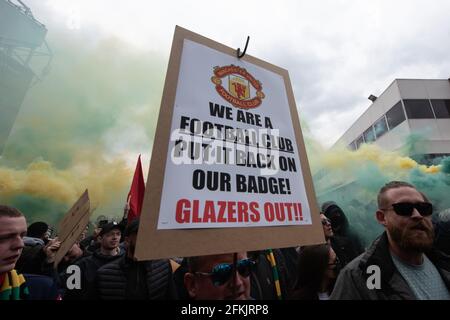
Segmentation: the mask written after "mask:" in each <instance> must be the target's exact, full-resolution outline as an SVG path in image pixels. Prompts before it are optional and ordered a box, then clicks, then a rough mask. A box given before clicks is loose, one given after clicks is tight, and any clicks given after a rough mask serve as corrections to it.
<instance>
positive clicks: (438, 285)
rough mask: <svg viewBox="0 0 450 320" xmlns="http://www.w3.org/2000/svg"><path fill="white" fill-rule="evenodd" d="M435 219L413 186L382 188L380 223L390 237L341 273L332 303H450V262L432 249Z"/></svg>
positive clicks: (383, 237) (395, 184) (397, 184)
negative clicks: (398, 301)
mask: <svg viewBox="0 0 450 320" xmlns="http://www.w3.org/2000/svg"><path fill="white" fill-rule="evenodd" d="M432 213H433V206H432V204H431V203H430V202H429V201H428V199H427V198H426V196H425V195H424V194H423V193H421V192H419V191H418V190H417V189H416V188H415V187H414V186H413V185H411V184H409V183H406V182H401V181H392V182H389V183H387V184H386V185H385V186H384V187H382V188H381V189H380V191H379V193H378V210H377V211H376V219H377V221H378V222H379V223H380V224H381V225H383V227H384V228H385V232H384V233H383V234H382V235H381V236H380V237H379V238H378V239H376V240H375V241H374V243H373V244H372V245H371V247H370V248H369V249H368V250H367V251H366V252H364V253H363V254H361V255H360V256H359V257H357V258H356V259H354V260H353V261H352V262H350V263H349V264H348V265H347V267H346V268H344V269H343V270H342V271H341V273H340V275H339V277H338V279H337V282H336V285H335V287H334V291H333V293H332V295H331V297H330V298H331V299H336V300H338V299H346V300H360V299H363V300H416V299H417V300H450V292H449V291H450V257H449V256H447V255H445V254H443V253H442V252H440V251H438V250H436V249H435V248H433V239H434V231H433V225H432V222H431V215H432Z"/></svg>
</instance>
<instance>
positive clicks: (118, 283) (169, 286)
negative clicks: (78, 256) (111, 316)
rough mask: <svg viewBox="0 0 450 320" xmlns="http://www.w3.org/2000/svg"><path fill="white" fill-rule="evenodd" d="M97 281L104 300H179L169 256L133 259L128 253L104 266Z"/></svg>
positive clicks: (101, 297)
mask: <svg viewBox="0 0 450 320" xmlns="http://www.w3.org/2000/svg"><path fill="white" fill-rule="evenodd" d="M96 283H97V296H98V298H100V299H102V300H143V299H149V300H173V299H177V294H176V290H175V286H174V283H173V280H172V267H171V265H170V262H169V260H168V259H163V260H151V261H133V260H131V259H129V258H127V257H126V255H125V256H123V257H121V258H120V259H118V260H115V261H114V262H112V263H109V264H107V265H104V266H103V267H102V268H100V269H99V270H98V272H97V279H96Z"/></svg>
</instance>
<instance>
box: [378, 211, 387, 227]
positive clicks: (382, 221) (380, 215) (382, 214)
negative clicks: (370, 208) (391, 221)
mask: <svg viewBox="0 0 450 320" xmlns="http://www.w3.org/2000/svg"><path fill="white" fill-rule="evenodd" d="M375 217H376V218H377V221H378V223H379V224H381V225H383V226H385V227H386V224H387V222H386V213H385V212H384V211H382V210H377V212H376V213H375Z"/></svg>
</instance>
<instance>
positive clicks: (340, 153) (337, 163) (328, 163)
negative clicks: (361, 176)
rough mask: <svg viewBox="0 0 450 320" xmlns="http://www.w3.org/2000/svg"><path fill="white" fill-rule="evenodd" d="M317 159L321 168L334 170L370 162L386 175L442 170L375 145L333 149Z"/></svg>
mask: <svg viewBox="0 0 450 320" xmlns="http://www.w3.org/2000/svg"><path fill="white" fill-rule="evenodd" d="M315 159H316V160H317V161H318V166H319V167H321V168H328V169H333V170H339V169H355V166H364V165H366V164H367V163H368V161H370V162H371V163H373V164H375V165H376V166H377V167H378V168H379V169H380V170H381V171H382V172H386V173H389V172H393V173H394V172H395V173H396V174H401V173H402V172H403V173H404V174H407V173H408V172H409V171H410V170H411V169H414V168H418V169H419V170H421V171H422V172H424V173H429V174H435V173H438V172H440V170H441V166H435V165H432V166H426V165H420V164H418V163H417V162H416V161H415V160H413V159H411V158H409V157H406V156H402V155H401V154H400V152H394V151H386V150H383V149H381V148H380V147H378V146H376V145H374V144H370V145H367V144H364V145H362V146H361V148H359V149H358V150H356V151H352V150H349V149H347V148H336V149H332V150H329V151H325V152H324V153H323V154H322V155H321V156H320V157H315Z"/></svg>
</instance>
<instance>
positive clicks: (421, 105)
mask: <svg viewBox="0 0 450 320" xmlns="http://www.w3.org/2000/svg"><path fill="white" fill-rule="evenodd" d="M403 103H404V104H405V110H406V114H407V116H408V119H434V114H433V111H432V110H431V105H430V101H429V100H425V99H405V100H403Z"/></svg>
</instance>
